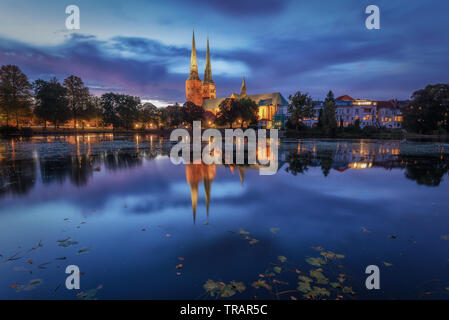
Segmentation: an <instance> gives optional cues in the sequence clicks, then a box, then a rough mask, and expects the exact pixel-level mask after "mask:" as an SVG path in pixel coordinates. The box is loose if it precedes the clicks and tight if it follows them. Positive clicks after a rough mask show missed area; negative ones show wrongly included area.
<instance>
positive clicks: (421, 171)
mask: <svg viewBox="0 0 449 320" xmlns="http://www.w3.org/2000/svg"><path fill="white" fill-rule="evenodd" d="M400 158H401V159H402V161H403V163H404V167H405V176H406V178H407V179H410V180H414V181H416V183H417V184H419V185H425V186H439V185H440V183H441V181H442V180H443V176H444V175H445V174H446V173H448V172H449V157H448V156H447V155H445V156H426V158H419V157H413V156H408V157H404V156H401V157H400Z"/></svg>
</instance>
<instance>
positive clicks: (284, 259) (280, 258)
mask: <svg viewBox="0 0 449 320" xmlns="http://www.w3.org/2000/svg"><path fill="white" fill-rule="evenodd" d="M278 260H279V261H280V262H282V263H284V262H285V261H287V258H286V257H284V256H278Z"/></svg>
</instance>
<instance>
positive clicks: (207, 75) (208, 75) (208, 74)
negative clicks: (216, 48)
mask: <svg viewBox="0 0 449 320" xmlns="http://www.w3.org/2000/svg"><path fill="white" fill-rule="evenodd" d="M204 83H214V81H213V80H212V68H211V64H210V51H209V37H207V50H206V68H205V69H204Z"/></svg>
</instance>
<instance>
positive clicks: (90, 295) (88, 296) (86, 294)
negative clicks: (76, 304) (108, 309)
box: [76, 288, 99, 300]
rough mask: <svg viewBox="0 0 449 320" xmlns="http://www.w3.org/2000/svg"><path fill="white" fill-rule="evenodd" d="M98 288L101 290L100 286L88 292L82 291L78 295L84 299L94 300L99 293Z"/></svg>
mask: <svg viewBox="0 0 449 320" xmlns="http://www.w3.org/2000/svg"><path fill="white" fill-rule="evenodd" d="M98 290H99V289H98V288H95V289H90V290H88V291H86V292H80V293H78V294H77V295H76V296H77V297H78V298H80V299H83V300H94V298H95V296H96V295H97V293H98Z"/></svg>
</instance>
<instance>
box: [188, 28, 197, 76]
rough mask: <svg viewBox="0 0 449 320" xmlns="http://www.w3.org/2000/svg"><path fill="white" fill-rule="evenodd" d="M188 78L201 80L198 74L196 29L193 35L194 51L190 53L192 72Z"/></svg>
mask: <svg viewBox="0 0 449 320" xmlns="http://www.w3.org/2000/svg"><path fill="white" fill-rule="evenodd" d="M187 80H200V77H199V76H198V62H197V60H196V48H195V30H193V35H192V52H191V54H190V74H189V78H188V79H187Z"/></svg>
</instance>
